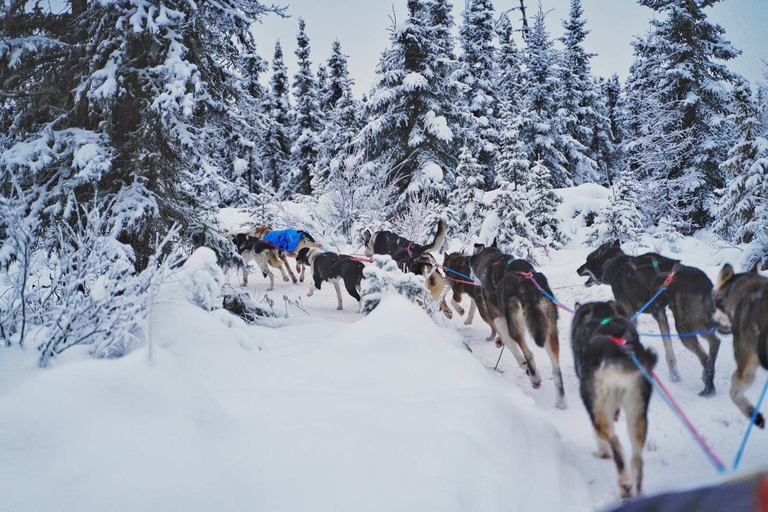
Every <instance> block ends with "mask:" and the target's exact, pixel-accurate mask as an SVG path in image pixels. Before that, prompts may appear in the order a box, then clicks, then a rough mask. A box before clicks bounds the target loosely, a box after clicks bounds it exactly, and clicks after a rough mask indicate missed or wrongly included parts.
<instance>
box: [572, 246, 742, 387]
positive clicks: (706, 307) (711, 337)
mask: <svg viewBox="0 0 768 512" xmlns="http://www.w3.org/2000/svg"><path fill="white" fill-rule="evenodd" d="M577 272H578V274H579V275H580V276H584V277H588V279H587V282H586V283H585V285H586V286H593V285H596V284H607V285H610V286H611V289H612V290H613V296H614V298H615V299H616V302H618V303H619V304H621V306H622V307H623V308H624V309H625V310H626V311H627V313H628V314H629V316H632V315H634V314H635V313H636V312H637V311H639V310H640V308H642V307H643V306H644V305H645V304H646V303H647V302H648V301H649V300H651V297H653V296H654V295H655V294H656V293H657V292H658V291H659V290H660V289H661V287H662V286H663V284H664V281H665V280H666V278H667V277H668V276H669V275H670V273H672V272H675V276H674V278H673V280H672V282H671V283H670V284H669V286H668V287H667V289H666V291H665V292H663V293H662V294H661V295H659V296H658V297H657V298H656V299H655V300H654V301H653V302H652V303H651V304H650V306H649V307H648V309H646V310H645V311H644V313H646V314H649V315H652V316H653V318H655V319H656V322H657V323H658V324H659V329H660V330H661V333H662V334H663V335H664V338H663V339H664V357H665V359H666V360H667V365H668V366H669V379H670V380H671V381H673V382H678V381H680V375H679V374H678V373H677V360H676V359H675V353H674V351H673V350H672V338H670V337H669V322H668V320H667V306H669V308H670V309H671V310H672V315H673V316H674V319H675V328H676V329H677V332H678V333H693V332H702V331H704V333H702V334H701V336H703V337H704V338H705V339H706V340H707V342H708V343H709V354H707V353H706V352H704V350H703V349H702V347H701V344H700V343H699V340H698V338H697V337H696V335H693V336H686V337H681V338H680V339H681V340H682V342H683V345H684V346H685V348H687V349H688V350H690V351H691V352H693V353H694V354H695V355H696V357H698V359H699V361H700V362H701V366H702V367H703V372H702V380H703V381H704V389H703V390H702V391H701V392H700V393H699V395H700V396H712V395H714V394H715V384H714V378H715V360H716V359H717V352H718V350H719V349H720V338H718V337H717V336H716V335H715V334H714V332H713V331H714V329H717V330H718V331H719V332H720V333H722V334H727V332H728V331H727V329H725V328H723V326H722V325H720V324H719V323H718V322H717V321H716V320H715V318H714V314H715V304H714V302H713V300H712V289H713V285H712V281H710V280H709V278H708V277H707V275H706V274H705V273H704V272H702V271H701V270H699V269H697V268H694V267H688V266H685V265H682V264H680V262H679V261H678V260H673V259H670V258H665V257H664V256H661V255H659V254H656V253H647V254H643V255H641V256H629V255H627V254H625V253H624V251H622V250H621V245H620V244H619V242H614V243H606V244H603V245H601V246H600V247H598V248H597V249H596V250H594V251H593V252H592V253H591V254H590V255H589V256H587V262H586V263H585V264H584V265H582V266H581V267H579V269H578V270H577ZM713 328H714V329H713Z"/></svg>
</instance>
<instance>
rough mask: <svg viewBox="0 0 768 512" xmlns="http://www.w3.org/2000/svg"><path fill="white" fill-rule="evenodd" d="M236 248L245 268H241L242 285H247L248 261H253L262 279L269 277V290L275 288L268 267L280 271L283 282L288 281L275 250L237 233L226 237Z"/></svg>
mask: <svg viewBox="0 0 768 512" xmlns="http://www.w3.org/2000/svg"><path fill="white" fill-rule="evenodd" d="M228 238H229V239H230V240H232V243H233V244H234V245H235V247H236V248H237V252H238V254H240V256H242V257H243V260H244V262H245V263H246V265H245V266H243V267H242V269H241V270H242V279H243V284H248V265H247V263H248V262H249V261H255V262H256V264H257V265H258V266H259V269H260V270H261V274H262V275H263V276H264V277H269V288H267V291H272V290H273V289H274V288H275V275H274V274H273V273H272V271H271V270H270V269H269V267H270V266H272V267H275V268H277V269H279V270H280V273H281V274H282V276H283V281H288V276H287V275H285V269H284V267H283V262H282V261H280V258H279V257H278V254H277V250H276V249H275V248H274V247H272V246H271V245H269V244H267V243H266V242H263V241H261V240H259V239H257V238H253V237H251V236H249V235H248V234H247V233H237V234H235V235H230V236H229V237H228Z"/></svg>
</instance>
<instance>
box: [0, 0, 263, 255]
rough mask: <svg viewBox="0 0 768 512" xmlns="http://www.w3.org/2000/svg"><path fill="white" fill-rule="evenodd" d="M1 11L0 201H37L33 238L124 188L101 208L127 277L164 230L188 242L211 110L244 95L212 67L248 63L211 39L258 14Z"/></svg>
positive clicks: (83, 6)
mask: <svg viewBox="0 0 768 512" xmlns="http://www.w3.org/2000/svg"><path fill="white" fill-rule="evenodd" d="M6 5H7V8H4V9H3V10H2V11H0V17H1V19H0V40H1V41H2V42H1V43H0V76H1V77H2V84H3V85H2V88H3V91H2V92H3V96H4V97H6V98H12V100H13V102H12V103H13V105H12V107H11V110H12V116H9V117H8V118H9V119H11V118H12V119H13V123H12V124H11V125H10V126H7V128H8V132H6V138H5V139H4V145H5V148H4V151H3V153H2V155H1V156H0V159H2V162H3V163H2V164H0V188H2V189H3V192H4V193H9V192H10V190H9V188H10V187H11V186H12V184H14V185H13V186H18V187H19V188H20V189H22V190H23V191H29V192H30V195H28V194H26V193H25V194H22V196H23V197H25V199H28V200H29V201H30V204H35V205H36V206H35V208H33V209H31V210H30V211H29V215H30V216H35V217H38V218H39V219H40V220H41V222H40V223H35V224H36V225H37V226H38V228H39V229H40V230H41V231H40V232H38V233H37V234H42V232H43V231H46V230H47V229H50V228H51V227H52V226H54V225H56V224H57V223H58V222H62V221H64V222H73V218H72V215H73V214H74V213H75V209H74V208H73V204H75V200H77V201H78V202H80V203H81V204H85V203H88V202H89V201H91V200H92V199H93V198H95V197H98V198H100V199H110V198H114V197H117V196H118V194H119V193H120V191H121V190H122V189H124V188H125V187H126V186H128V187H130V188H129V190H130V194H123V195H120V197H121V198H122V199H124V200H125V201H127V202H126V204H124V205H116V206H115V207H114V209H113V210H114V211H115V212H120V215H121V216H122V220H121V221H120V222H119V223H118V225H119V226H120V228H119V229H117V230H116V236H118V237H119V239H120V240H121V241H122V242H126V243H128V244H130V245H131V246H132V248H133V250H134V251H135V256H136V257H135V260H134V261H135V266H136V268H137V269H142V268H144V267H145V266H146V265H147V264H149V260H150V258H151V256H152V255H153V254H154V252H155V245H156V244H155V242H156V240H158V239H159V238H160V236H159V235H161V234H162V233H164V232H166V231H167V230H168V228H169V227H170V226H171V225H172V224H173V223H178V224H179V225H180V226H181V227H182V231H181V233H180V236H181V238H182V239H186V240H189V239H191V233H190V231H189V230H188V228H189V227H190V226H192V225H193V224H194V223H195V222H197V221H200V220H202V217H203V216H205V215H206V212H205V209H203V208H200V207H199V206H200V204H199V203H200V200H199V195H198V194H197V193H196V192H195V191H196V190H199V189H200V187H201V186H202V183H201V179H205V178H206V177H205V173H206V172H207V171H205V169H217V168H218V169H220V166H219V165H218V162H217V161H216V158H215V157H211V155H209V153H208V148H209V141H208V137H209V136H213V133H215V132H216V131H217V130H216V128H218V127H221V126H225V125H227V124H228V123H230V122H231V121H232V118H231V117H230V116H228V115H225V114H224V113H223V110H222V108H221V105H219V104H217V102H218V100H219V99H220V98H223V97H226V96H227V95H229V94H231V93H232V92H233V91H234V90H236V89H238V88H239V87H241V86H242V84H241V83H239V82H238V81H237V80H230V79H229V78H223V74H222V73H223V69H222V65H220V61H218V59H225V58H229V59H231V62H232V63H233V64H231V68H230V70H231V69H236V71H238V72H240V71H241V70H242V69H243V66H244V61H245V60H246V59H245V57H244V56H243V55H242V54H229V52H231V51H233V48H234V46H228V45H224V44H212V43H210V41H213V40H217V41H220V40H221V38H222V37H226V38H230V37H231V38H237V37H241V36H243V34H245V32H246V31H247V29H248V28H249V27H250V24H251V23H253V22H255V21H256V20H258V18H259V17H260V16H261V15H262V14H263V13H264V12H266V11H267V9H265V8H264V7H263V6H262V5H261V4H259V3H257V2H248V1H245V0H242V1H241V0H229V1H224V2H217V3H210V4H208V3H206V4H204V5H202V6H199V7H197V6H195V5H193V4H190V3H188V2H183V1H170V2H164V3H162V4H160V3H153V2H141V3H136V2H130V1H114V2H72V3H71V4H70V7H71V9H65V10H63V11H62V12H60V13H59V12H57V13H54V12H51V11H49V10H48V7H47V4H46V5H43V3H42V2H41V3H37V4H36V5H37V7H38V8H36V9H31V10H29V9H26V8H25V5H26V4H25V3H24V2H19V1H14V2H10V3H6ZM244 47H245V46H244ZM248 48H251V47H248ZM207 50H210V54H209V53H208V51H207ZM211 59H212V60H211ZM213 61H217V62H213ZM4 128H6V127H4ZM230 163H231V162H230ZM201 170H203V172H201ZM212 172H214V173H215V174H217V176H215V177H216V178H217V179H220V178H221V176H219V175H218V171H212ZM48 239H49V240H52V238H48Z"/></svg>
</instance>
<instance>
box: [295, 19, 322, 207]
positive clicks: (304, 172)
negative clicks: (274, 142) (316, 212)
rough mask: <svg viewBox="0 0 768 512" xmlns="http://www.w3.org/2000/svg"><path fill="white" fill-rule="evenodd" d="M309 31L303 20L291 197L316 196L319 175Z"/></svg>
mask: <svg viewBox="0 0 768 512" xmlns="http://www.w3.org/2000/svg"><path fill="white" fill-rule="evenodd" d="M305 29H306V24H305V23H304V20H303V19H301V18H299V34H298V36H297V37H296V42H297V44H298V47H297V48H296V57H297V58H298V63H299V70H298V71H297V72H296V75H295V76H294V79H293V94H294V96H295V97H296V119H295V121H294V122H295V124H294V134H293V146H292V147H291V160H290V162H291V183H290V187H289V188H290V189H289V190H288V194H304V195H307V194H310V193H312V179H313V176H314V175H315V172H316V164H317V155H318V151H319V149H320V137H319V132H320V130H321V122H320V103H319V101H318V99H317V84H316V83H315V77H314V75H313V74H312V69H311V63H310V61H309V53H310V49H309V37H307V33H306V30H305Z"/></svg>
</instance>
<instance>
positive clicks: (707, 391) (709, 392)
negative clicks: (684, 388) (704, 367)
mask: <svg viewBox="0 0 768 512" xmlns="http://www.w3.org/2000/svg"><path fill="white" fill-rule="evenodd" d="M699 396H703V397H706V398H711V397H713V396H715V385H714V384H711V385H709V386H705V387H704V389H702V390H701V391H699Z"/></svg>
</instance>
